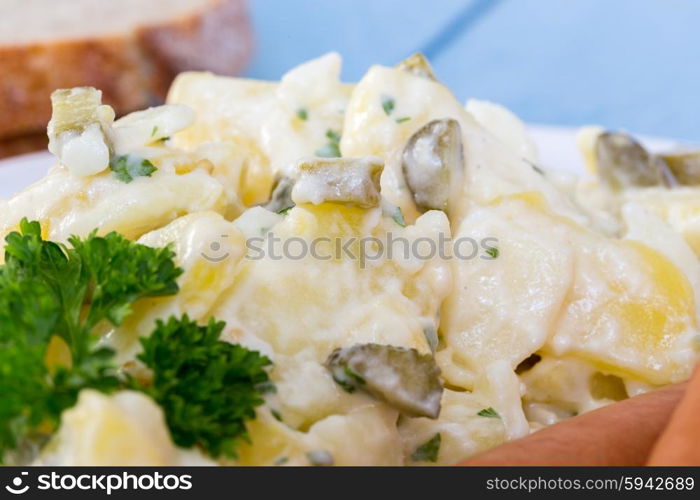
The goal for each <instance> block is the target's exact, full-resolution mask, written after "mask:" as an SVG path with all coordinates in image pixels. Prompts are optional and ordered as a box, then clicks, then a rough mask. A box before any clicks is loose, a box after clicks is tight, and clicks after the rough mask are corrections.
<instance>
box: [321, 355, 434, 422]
mask: <svg viewBox="0 0 700 500" xmlns="http://www.w3.org/2000/svg"><path fill="white" fill-rule="evenodd" d="M326 368H328V370H329V371H330V372H331V375H332V376H333V380H335V381H336V383H337V384H338V385H340V386H341V387H343V388H344V389H345V390H346V391H348V392H354V391H355V390H361V391H364V392H366V393H369V394H371V395H372V396H374V397H375V398H377V399H380V400H382V401H384V402H386V403H388V404H389V405H391V406H393V407H394V408H396V409H397V410H399V411H400V412H402V413H403V414H405V415H408V416H414V417H429V418H437V417H438V416H439V415H440V399H441V398H442V391H443V386H442V382H441V381H440V368H438V366H437V364H436V363H435V359H434V358H433V356H431V355H429V354H421V353H419V352H418V351H417V350H415V349H409V348H406V347H396V346H390V345H379V344H355V345H354V346H352V347H346V348H343V349H336V350H335V351H333V353H332V354H331V355H330V356H329V358H328V360H327V361H326Z"/></svg>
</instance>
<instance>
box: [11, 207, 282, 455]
mask: <svg viewBox="0 0 700 500" xmlns="http://www.w3.org/2000/svg"><path fill="white" fill-rule="evenodd" d="M6 241H7V245H6V246H5V264H4V265H3V266H0V394H2V398H0V460H1V459H2V458H3V456H4V455H5V453H6V452H7V451H8V450H12V449H15V448H17V447H18V446H21V445H22V444H24V443H29V442H32V441H34V442H41V441H44V440H46V439H47V438H48V437H49V436H50V435H51V434H52V433H53V432H54V431H55V430H56V429H57V428H58V426H59V425H60V418H61V413H62V412H63V411H64V410H65V409H67V408H70V407H72V406H74V405H75V403H76V401H77V399H78V394H79V393H80V391H81V390H83V389H88V388H90V389H95V390H98V391H101V392H104V393H109V392H112V391H115V390H118V389H135V390H140V391H142V392H145V393H146V394H148V395H149V396H151V397H152V398H153V399H155V400H156V402H158V403H159V404H160V405H161V407H162V408H163V410H164V412H165V416H166V421H167V423H168V427H169V428H170V432H171V434H172V437H173V440H174V442H175V443H176V444H178V445H180V446H194V445H199V446H201V447H202V448H203V449H204V451H206V452H207V453H209V454H210V455H212V456H214V457H217V456H219V455H226V456H229V457H235V448H236V445H237V444H238V442H239V441H240V440H241V439H247V433H246V428H245V423H244V421H245V420H247V419H251V418H254V417H255V407H256V406H258V405H260V404H262V396H261V394H262V393H263V391H264V387H266V386H269V387H274V386H271V383H270V381H269V379H268V375H267V372H266V370H265V369H266V368H267V366H268V365H269V364H270V361H269V360H268V359H267V358H266V357H264V356H262V355H260V354H259V353H257V352H255V351H250V350H248V349H246V348H244V347H242V346H239V345H232V344H229V343H227V342H222V341H220V340H219V337H220V335H221V332H222V330H223V328H224V323H217V322H215V321H213V320H212V321H211V322H210V323H209V325H208V326H198V325H197V324H196V323H195V322H194V321H191V320H189V318H188V317H187V316H184V317H183V318H182V319H176V318H170V319H169V320H168V321H167V322H163V321H158V322H157V325H156V328H155V331H154V332H153V333H152V334H151V336H150V337H148V338H144V339H142V340H141V343H142V345H143V348H144V351H143V354H141V355H140V356H139V359H140V360H141V361H142V362H144V363H145V364H146V366H147V367H149V368H150V370H151V372H152V374H153V376H152V381H150V382H144V383H141V382H139V383H137V382H136V381H135V380H133V379H131V378H130V377H129V376H117V365H116V363H115V361H114V352H113V351H112V350H111V349H109V348H107V347H101V346H100V345H99V340H100V335H101V333H102V332H103V331H105V330H106V329H107V328H108V327H109V325H111V326H113V327H116V326H119V325H121V324H122V322H123V321H124V319H125V318H126V317H127V316H129V315H130V314H131V312H132V309H131V308H132V305H133V303H134V302H136V301H137V300H139V299H140V298H143V297H162V296H167V295H173V294H175V293H177V291H178V285H177V282H176V279H177V278H178V277H179V276H180V275H181V274H182V272H183V271H182V269H180V268H178V267H177V266H176V265H175V262H174V257H175V254H174V253H173V251H172V250H171V249H170V248H168V247H166V248H151V247H148V246H145V245H141V244H138V243H133V242H131V241H129V240H127V239H125V238H124V237H122V236H121V235H119V234H117V233H110V234H108V235H106V236H98V235H97V234H96V232H93V233H92V234H90V235H89V236H88V237H87V238H85V239H81V238H77V237H71V238H69V240H68V241H69V244H70V245H60V244H57V243H53V242H50V241H44V240H43V239H42V236H41V226H40V225H39V223H38V222H29V221H27V220H26V219H23V220H22V222H21V223H20V231H19V232H12V233H10V234H9V235H8V236H7V238H6ZM57 343H59V344H60V343H62V344H64V345H65V346H66V351H67V354H66V355H65V357H67V359H63V357H62V358H61V359H54V358H57V357H58V356H56V355H55V353H53V350H54V348H51V347H50V346H54V345H56V344H57ZM47 354H48V356H47Z"/></svg>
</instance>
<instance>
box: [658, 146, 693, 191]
mask: <svg viewBox="0 0 700 500" xmlns="http://www.w3.org/2000/svg"><path fill="white" fill-rule="evenodd" d="M659 157H660V158H661V159H662V160H663V161H664V163H665V164H666V166H667V167H668V169H669V171H670V172H671V175H673V178H674V179H675V180H676V182H677V183H678V184H679V185H681V186H697V185H700V151H686V152H677V153H664V154H661V155H659Z"/></svg>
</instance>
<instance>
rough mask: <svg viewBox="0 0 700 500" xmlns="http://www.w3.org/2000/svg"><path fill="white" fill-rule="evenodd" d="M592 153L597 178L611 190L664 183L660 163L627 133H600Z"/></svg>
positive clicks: (662, 168) (662, 167) (662, 169)
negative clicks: (594, 153)
mask: <svg viewBox="0 0 700 500" xmlns="http://www.w3.org/2000/svg"><path fill="white" fill-rule="evenodd" d="M595 152H596V158H597V163H598V175H599V176H600V178H601V180H602V181H603V182H605V183H606V184H607V185H608V186H610V187H611V188H612V189H615V190H620V189H625V188H627V187H650V186H662V185H664V184H665V181H664V166H663V164H662V163H661V162H660V161H659V160H658V159H657V158H655V157H654V156H652V155H651V154H649V152H648V151H647V150H646V149H645V148H644V146H642V145H641V144H640V143H638V142H637V141H635V140H634V139H633V138H632V137H630V136H629V135H628V134H625V133H621V132H604V133H602V134H600V136H599V137H598V139H597V141H596V145H595Z"/></svg>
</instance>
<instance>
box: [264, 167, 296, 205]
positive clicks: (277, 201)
mask: <svg viewBox="0 0 700 500" xmlns="http://www.w3.org/2000/svg"><path fill="white" fill-rule="evenodd" d="M293 188H294V179H292V178H291V177H287V176H281V177H279V178H277V180H276V182H275V185H274V187H273V188H272V195H271V196H270V201H268V202H267V203H266V204H265V205H264V206H265V208H267V209H268V210H269V211H271V212H275V213H279V212H281V211H282V210H286V209H288V208H289V207H293V206H294V202H293V201H292V189H293Z"/></svg>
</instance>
